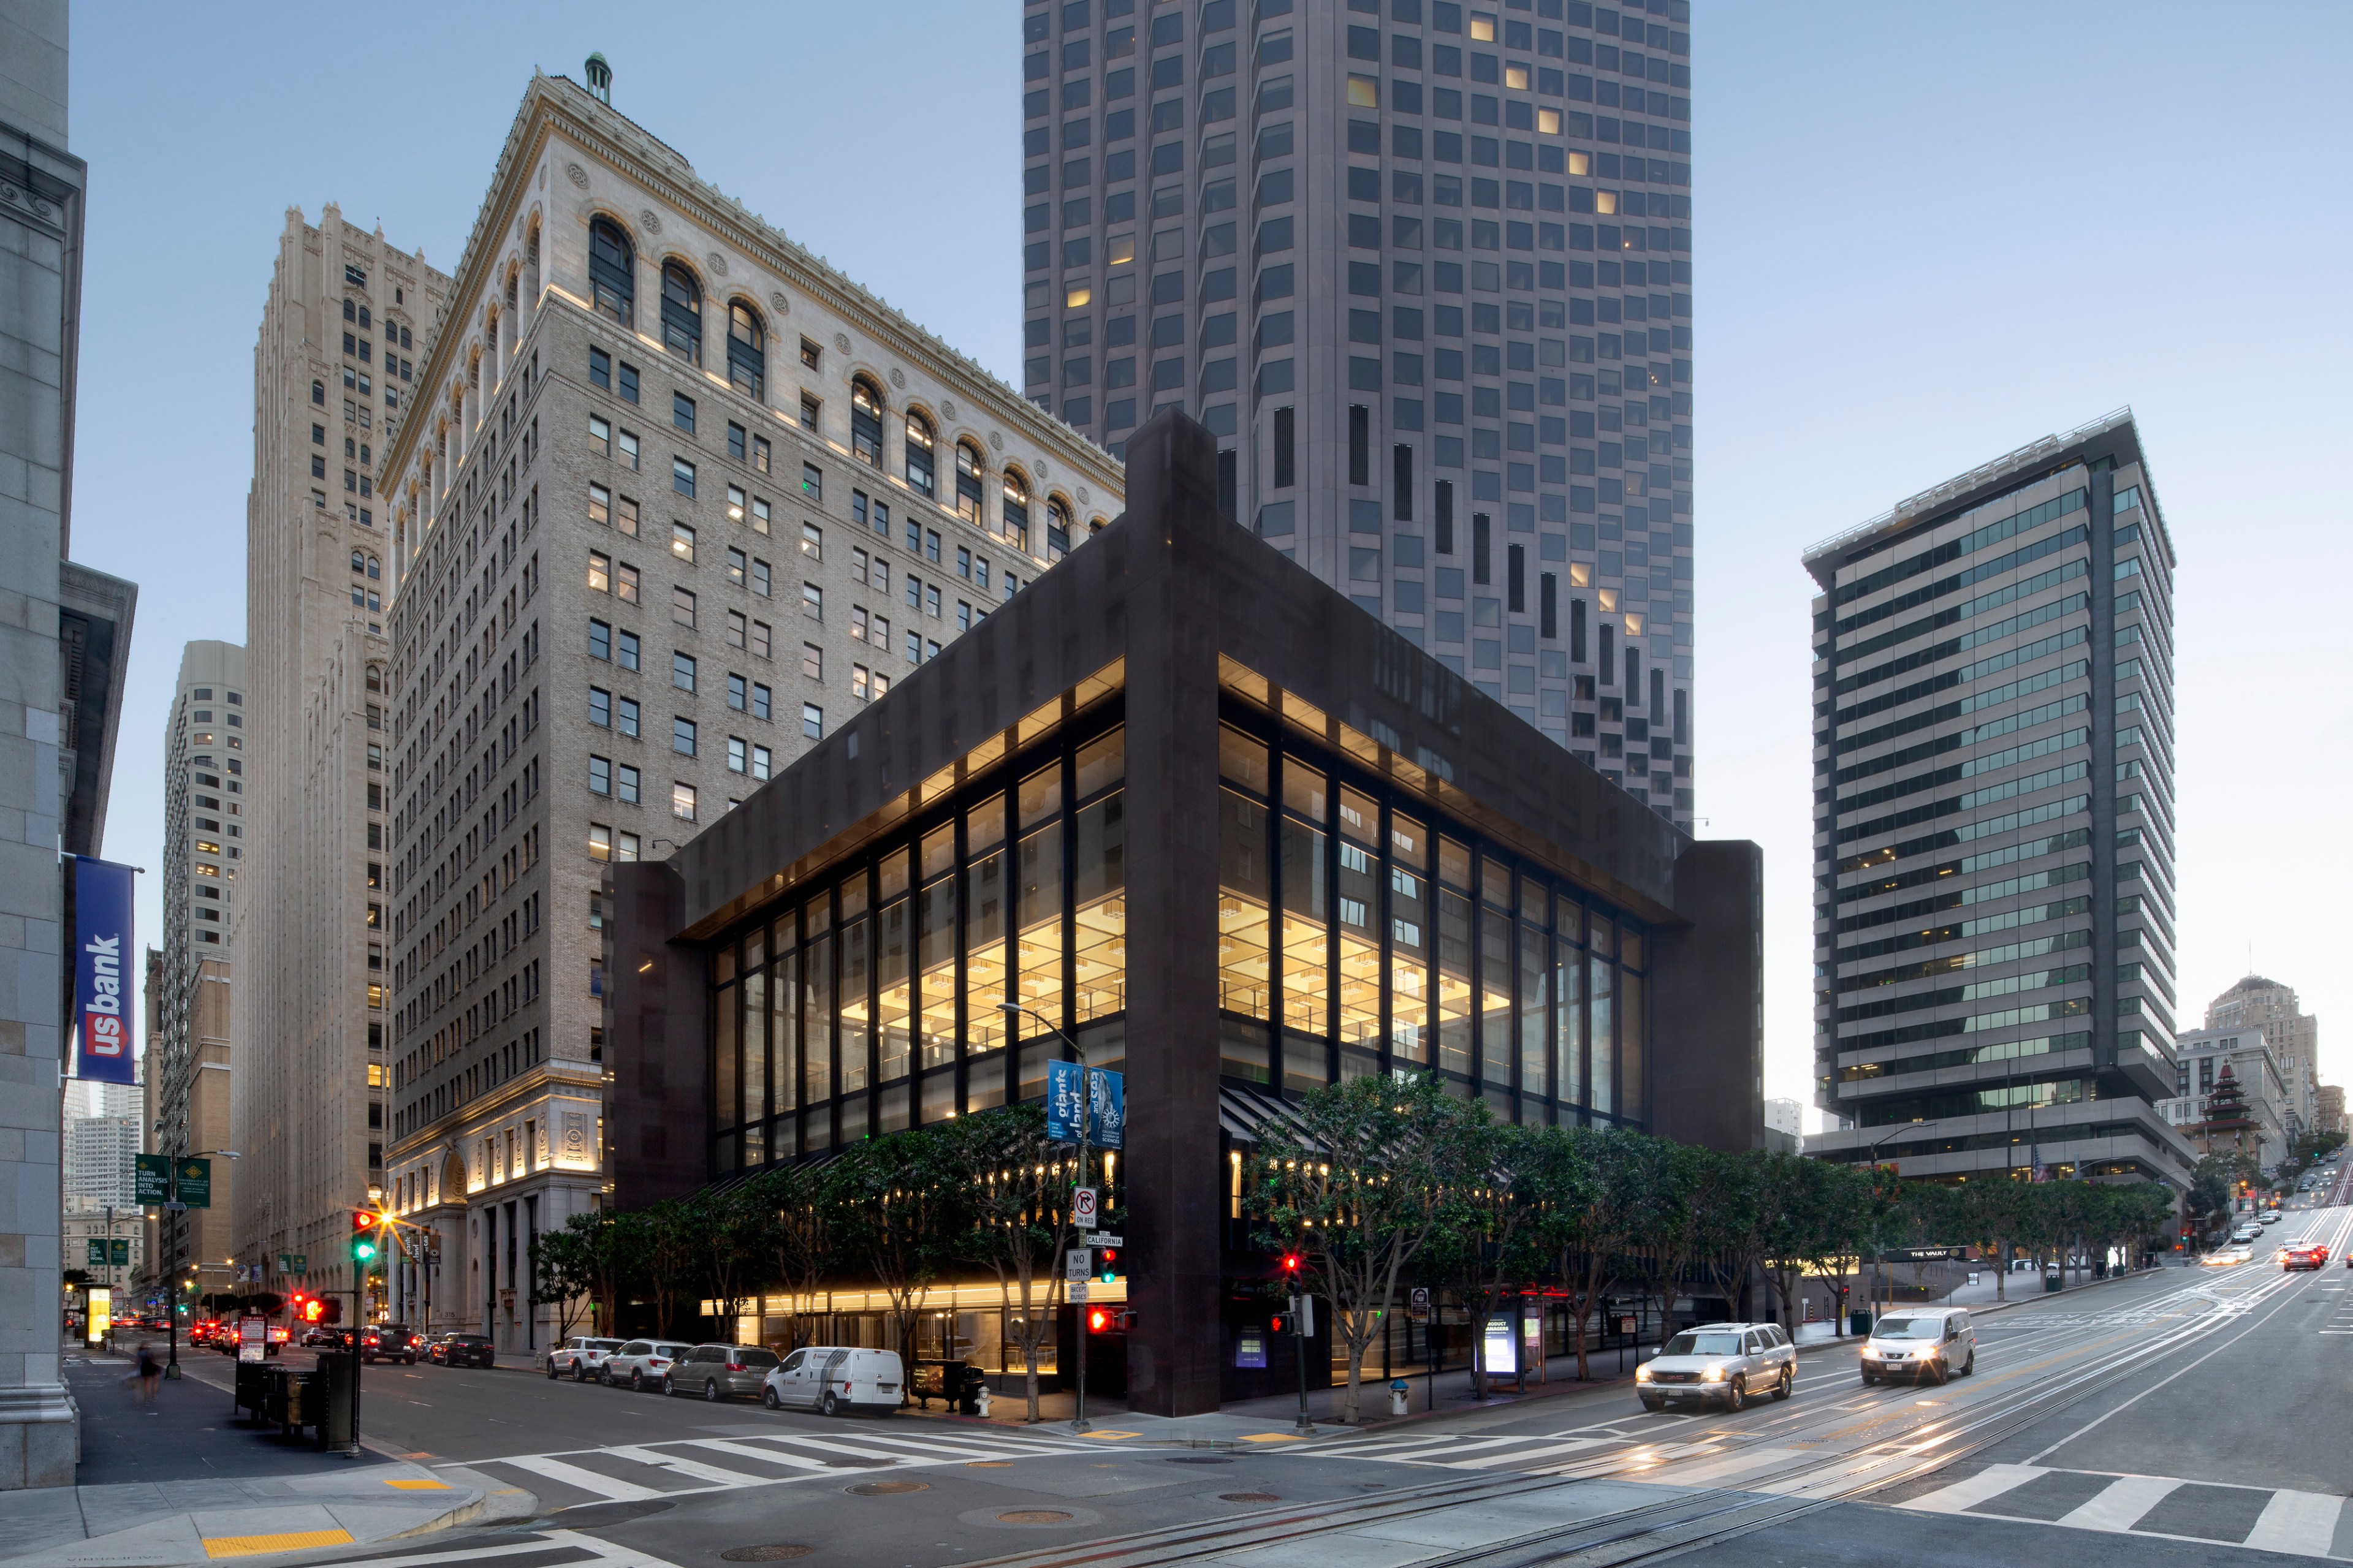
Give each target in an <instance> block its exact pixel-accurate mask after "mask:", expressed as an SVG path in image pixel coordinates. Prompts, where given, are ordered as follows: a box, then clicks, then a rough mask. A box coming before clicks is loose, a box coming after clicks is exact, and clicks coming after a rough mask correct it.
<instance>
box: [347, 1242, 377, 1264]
mask: <svg viewBox="0 0 2353 1568" xmlns="http://www.w3.org/2000/svg"><path fill="white" fill-rule="evenodd" d="M352 1261H353V1262H354V1263H373V1262H375V1242H373V1241H354V1242H353V1243H352Z"/></svg>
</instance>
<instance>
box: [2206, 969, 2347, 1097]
mask: <svg viewBox="0 0 2353 1568" xmlns="http://www.w3.org/2000/svg"><path fill="white" fill-rule="evenodd" d="M2206 1027H2208V1028H2209V1029H2258V1028H2259V1029H2261V1030H2262V1031H2263V1038H2264V1039H2266V1040H2268V1041H2269V1042H2270V1043H2271V1049H2272V1055H2273V1057H2274V1059H2275V1060H2276V1061H2277V1063H2278V1066H2279V1075H2280V1079H2281V1080H2282V1082H2283V1084H2284V1088H2285V1096H2284V1102H2283V1104H2282V1105H2281V1108H2280V1110H2281V1117H2282V1120H2283V1121H2284V1122H2285V1123H2286V1125H2287V1135H2288V1136H2289V1137H2292V1138H2293V1137H2297V1136H2300V1135H2302V1134H2305V1133H2308V1132H2313V1131H2318V1130H2319V1127H2320V1124H2321V1110H2320V1020H2319V1019H2318V1018H2316V1017H2315V1016H2312V1015H2311V1014H2309V1013H2306V1012H2305V1011H2304V1010H2303V1007H2302V1005H2301V1004H2300V1003H2298V1001H2297V1000H2296V994H2295V987H2294V986H2293V985H2283V984H2280V983H2279V982H2278V981H2276V980H2266V979H2264V978H2263V976H2262V975H2260V974H2250V975H2248V976H2247V977H2246V978H2245V979H2244V980H2242V981H2240V982H2239V983H2238V984H2236V985H2233V986H2232V987H2231V988H2230V989H2229V990H2228V991H2225V992H2223V993H2222V994H2221V995H2220V996H2217V997H2215V998H2214V1000H2212V1001H2211V1002H2209V1003H2208V1004H2206Z"/></svg>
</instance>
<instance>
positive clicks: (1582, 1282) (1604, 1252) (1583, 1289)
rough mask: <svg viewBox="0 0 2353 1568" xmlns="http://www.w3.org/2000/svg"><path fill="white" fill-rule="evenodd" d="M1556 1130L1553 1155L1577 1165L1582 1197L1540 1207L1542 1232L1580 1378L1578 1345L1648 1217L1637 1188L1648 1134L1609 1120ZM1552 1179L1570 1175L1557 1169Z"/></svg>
mask: <svg viewBox="0 0 2353 1568" xmlns="http://www.w3.org/2000/svg"><path fill="white" fill-rule="evenodd" d="M1556 1136H1558V1137H1559V1138H1561V1139H1562V1140H1564V1141H1565V1142H1566V1143H1567V1148H1566V1149H1565V1150H1563V1151H1561V1152H1559V1153H1558V1154H1556V1156H1554V1157H1555V1158H1556V1159H1563V1160H1568V1161H1573V1162H1575V1163H1576V1164H1577V1166H1579V1167H1581V1172H1578V1173H1575V1174H1576V1177H1577V1179H1580V1180H1581V1183H1582V1187H1583V1191H1584V1194H1585V1202H1584V1204H1583V1205H1582V1206H1575V1205H1567V1206H1558V1207H1554V1208H1551V1209H1548V1210H1547V1211H1546V1212H1547V1226H1546V1241H1547V1242H1548V1243H1549V1244H1550V1246H1551V1247H1552V1248H1553V1268H1554V1272H1555V1273H1556V1275H1557V1276H1558V1278H1559V1279H1561V1281H1562V1282H1563V1284H1565V1285H1566V1286H1567V1289H1568V1310H1569V1319H1570V1321H1571V1323H1572V1325H1573V1326H1574V1328H1575V1330H1576V1332H1575V1335H1574V1338H1575V1340H1576V1342H1577V1378H1578V1379H1579V1381H1584V1380H1586V1379H1589V1378H1590V1377H1591V1376H1592V1375H1593V1370H1592V1366H1591V1364H1590V1363H1589V1361H1588V1355H1587V1351H1586V1331H1587V1328H1588V1325H1589V1324H1590V1323H1591V1322H1592V1321H1593V1316H1594V1314H1595V1313H1597V1312H1599V1311H1600V1310H1601V1307H1602V1302H1603V1300H1604V1299H1605V1298H1606V1297H1607V1296H1608V1294H1609V1292H1610V1291H1611V1290H1612V1289H1616V1288H1617V1286H1618V1283H1619V1281H1620V1279H1621V1278H1623V1272H1622V1271H1623V1270H1624V1269H1625V1268H1626V1266H1627V1259H1628V1257H1629V1255H1630V1253H1631V1252H1632V1251H1633V1249H1634V1248H1635V1247H1638V1246H1640V1245H1641V1241H1642V1239H1643V1236H1644V1232H1645V1228H1646V1226H1647V1225H1648V1222H1649V1220H1650V1217H1651V1211H1650V1200H1649V1194H1647V1193H1646V1192H1645V1191H1644V1188H1643V1183H1644V1180H1645V1178H1646V1177H1647V1176H1648V1174H1649V1170H1650V1161H1649V1159H1648V1157H1647V1155H1646V1153H1645V1152H1644V1151H1643V1150H1642V1149H1641V1144H1642V1143H1643V1142H1648V1140H1646V1139H1644V1138H1643V1136H1642V1135H1641V1133H1639V1132H1628V1131H1623V1130H1622V1129H1620V1128H1615V1127H1569V1128H1561V1129H1558V1130H1557V1131H1556ZM1557 1179H1560V1180H1564V1181H1565V1180H1568V1179H1571V1177H1570V1176H1569V1175H1568V1174H1567V1173H1565V1174H1564V1175H1563V1176H1562V1177H1560V1178H1557Z"/></svg>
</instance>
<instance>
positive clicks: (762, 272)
mask: <svg viewBox="0 0 2353 1568" xmlns="http://www.w3.org/2000/svg"><path fill="white" fill-rule="evenodd" d="M911 238H913V239H914V240H916V241H917V242H920V243H930V242H931V240H930V237H924V236H920V235H917V236H911ZM418 371H419V394H418V395H419V399H420V403H421V404H427V400H428V398H429V405H427V406H425V407H421V408H420V411H419V414H418V416H417V417H415V418H413V419H412V420H411V421H410V422H409V423H407V424H406V425H404V426H402V427H401V429H400V431H399V432H398V434H397V435H396V437H394V439H393V441H392V444H391V447H390V452H389V456H388V458H387V459H386V460H385V464H384V466H383V471H384V474H385V480H386V484H387V487H388V490H389V496H390V500H389V504H390V505H391V507H392V509H393V529H394V533H395V538H396V554H395V557H394V559H395V560H396V563H398V569H399V573H400V576H399V584H400V592H399V597H398V600H397V602H396V608H395V611H394V615H393V620H392V626H391V627H390V630H391V632H392V635H393V638H394V655H393V669H392V675H393V688H392V692H391V695H390V710H391V711H390V724H391V741H390V745H391V758H392V763H391V767H392V771H391V774H390V778H391V783H392V788H393V800H392V806H393V816H392V839H391V844H392V851H391V860H390V866H389V874H390V877H391V889H390V902H391V911H392V912H391V927H390V932H391V942H390V947H391V955H392V956H391V965H392V969H391V973H392V984H393V996H392V1001H393V1014H392V1041H391V1047H390V1052H389V1055H390V1061H391V1067H392V1073H393V1084H394V1088H393V1092H392V1096H391V1106H392V1110H391V1114H392V1121H393V1139H392V1143H391V1147H390V1149H389V1151H388V1154H387V1165H386V1172H387V1174H388V1176H389V1179H390V1183H391V1188H390V1195H391V1198H392V1202H393V1204H394V1205H395V1207H396V1211H397V1212H398V1213H399V1214H400V1215H402V1216H403V1217H404V1218H405V1219H406V1220H408V1221H410V1222H412V1223H413V1224H414V1225H416V1226H417V1227H418V1228H417V1230H414V1231H404V1233H403V1234H404V1236H405V1237H409V1238H411V1239H410V1251H411V1256H418V1255H422V1256H426V1257H430V1256H433V1255H434V1251H433V1249H434V1248H435V1247H437V1246H438V1258H439V1259H440V1261H439V1263H438V1266H434V1265H426V1266H423V1267H419V1266H418V1265H417V1264H416V1263H413V1262H404V1264H403V1266H402V1268H401V1271H400V1283H399V1286H398V1288H397V1289H396V1303H397V1305H398V1308H399V1310H401V1311H402V1312H403V1313H404V1314H405V1315H406V1317H407V1320H408V1321H410V1322H411V1323H413V1324H417V1325H426V1324H429V1325H430V1326H432V1327H434V1328H458V1327H464V1328H469V1329H474V1330H480V1331H490V1332H491V1333H493V1334H494V1335H495V1336H496V1338H497V1341H498V1343H499V1346H500V1348H501V1350H502V1351H508V1352H516V1353H525V1354H527V1353H530V1352H533V1351H534V1350H538V1349H541V1348H543V1347H544V1346H545V1345H546V1344H547V1342H548V1335H549V1332H550V1331H551V1326H552V1310H551V1309H545V1308H542V1309H539V1310H536V1311H534V1310H533V1308H532V1306H531V1304H530V1297H531V1293H532V1292H531V1281H530V1273H531V1257H532V1244H533V1239H534V1237H536V1236H537V1235H539V1234H540V1233H542V1232H545V1231H550V1230H554V1229H556V1228H559V1227H560V1226H563V1225H564V1223H565V1220H566V1219H567V1218H569V1217H570V1216H571V1215H575V1214H577V1213H581V1212H584V1211H586V1210H589V1209H591V1208H593V1207H595V1206H596V1205H598V1204H599V1203H600V1201H601V1200H602V1197H603V1194H604V1193H605V1192H606V1190H607V1174H606V1167H605V1161H604V1148H603V1144H604V1132H603V1125H602V1116H601V1107H602V1103H603V1100H602V1097H603V1092H604V1088H605V1083H606V1077H605V1075H606V1073H607V1064H606V1063H605V1062H604V1060H603V1048H602V1047H603V1013H602V1005H603V1004H602V1000H601V997H602V990H603V977H602V973H601V968H600V966H601V963H602V946H601V941H602V939H601V936H600V929H601V926H602V922H603V919H604V905H603V901H602V900H603V897H604V895H603V893H602V892H601V888H602V879H603V874H604V871H605V869H606V866H607V863H608V862H610V861H612V860H616V859H624V860H626V859H631V858H640V857H654V856H660V855H664V854H667V853H668V852H669V851H670V850H671V849H673V848H674V847H676V846H677V845H678V844H679V843H681V842H682V841H684V840H685V839H687V838H689V837H692V836H693V835H694V834H695V833H697V832H699V831H700V830H701V829H702V826H704V825H706V824H708V823H709V822H711V821H712V820H713V819H714V818H715V817H717V816H720V815H721V814H723V813H724V812H725V811H727V810H728V809H729V808H730V807H731V805H733V804H734V803H735V802H736V801H738V800H740V799H741V798H742V797H744V796H745V795H749V794H750V793H751V791H752V790H753V789H754V788H755V787H757V786H758V784H760V783H761V781H763V780H764V779H765V778H767V777H768V776H770V774H772V773H775V772H776V770H779V769H781V768H783V767H784V766H785V765H786V763H790V762H791V761H792V760H793V759H794V758H796V757H797V756H798V755H799V754H800V752H802V750H803V749H804V748H805V747H806V746H807V744H808V743H809V742H810V741H811V739H812V738H814V737H817V736H820V735H822V734H825V733H827V732H828V731H829V730H830V729H831V728H832V727H834V726H836V725H838V724H839V723H841V722H842V721H844V719H845V718H846V717H847V716H848V715H849V713H851V712H853V711H855V710H857V709H858V708H859V707H860V705H861V704H863V703H865V702H867V701H870V700H873V699H874V698H875V697H877V696H879V695H881V693H883V692H885V691H887V690H888V689H889V685H890V683H891V681H892V679H895V678H896V677H897V676H898V675H899V674H900V673H901V672H902V671H904V670H906V669H908V668H913V665H914V664H917V663H920V662H922V661H923V659H926V658H931V657H933V656H934V654H936V653H937V652H938V651H939V649H940V648H941V647H943V646H944V644H946V643H947V642H949V641H950V640H952V639H953V638H954V637H955V636H956V635H957V634H958V633H959V632H960V631H962V630H963V629H965V627H967V626H971V625H973V624H975V623H976V621H977V620H978V619H980V618H981V617H984V616H987V614H988V612H989V610H990V608H991V607H992V606H993V605H997V604H1001V603H1002V602H1003V601H1004V600H1005V599H1007V598H1008V597H1010V596H1011V595H1014V594H1016V593H1018V592H1019V591H1020V590H1021V589H1022V588H1023V587H1024V586H1026V585H1027V584H1029V582H1030V581H1031V580H1032V579H1033V578H1034V577H1035V576H1036V575H1037V574H1039V573H1041V572H1044V571H1045V570H1047V569H1048V567H1050V565H1051V564H1052V563H1053V562H1054V561H1055V560H1056V559H1058V558H1059V557H1060V555H1061V554H1063V553H1064V552H1067V551H1068V550H1069V549H1071V547H1072V546H1073V545H1074V544H1075V543H1076V542H1078V541H1080V540H1082V539H1083V538H1084V537H1085V535H1086V533H1087V531H1089V530H1091V529H1092V528H1094V527H1099V526H1101V524H1102V523H1103V521H1107V520H1108V519H1110V518H1111V517H1113V516H1115V515H1116V514H1117V513H1118V511H1119V510H1120V491H1121V485H1122V482H1123V481H1122V472H1121V469H1120V467H1119V465H1118V464H1117V463H1115V462H1114V461H1113V459H1112V458H1110V457H1109V456H1107V455H1106V454H1105V453H1103V451H1102V450H1101V449H1100V448H1098V447H1094V446H1093V445H1092V444H1091V443H1089V442H1088V441H1086V440H1085V439H1084V438H1082V437H1079V436H1077V435H1075V434H1074V433H1073V432H1071V429H1070V428H1069V427H1068V426H1064V425H1062V424H1060V422H1059V421H1057V420H1054V419H1052V418H1051V417H1050V416H1046V415H1045V414H1043V413H1042V412H1041V411H1039V409H1038V408H1036V407H1035V406H1033V405H1030V404H1029V403H1027V402H1025V401H1023V399H1022V398H1021V396H1020V395H1019V394H1018V392H1016V391H1015V390H1014V389H1013V388H1011V387H1008V386H1007V385H1004V384H1002V383H1000V382H998V381H997V380H996V379H995V378H993V377H992V376H990V375H989V374H987V372H986V371H984V370H983V369H982V368H981V367H980V366H979V365H977V364H976V363H974V362H973V361H971V360H969V359H967V358H965V357H964V356H963V355H961V354H959V353H956V352H955V351H954V350H953V349H951V348H949V347H948V346H947V345H946V344H945V343H944V342H941V341H940V340H939V339H938V338H936V337H934V336H933V335H932V334H931V333H929V332H927V331H923V329H922V328H920V327H918V326H916V325H915V324H914V323H913V322H912V321H908V320H907V319H906V318H905V317H904V316H902V315H901V314H900V313H899V312H898V311H896V310H892V308H891V307H890V306H888V305H886V304H885V303H883V302H882V301H881V300H878V299H876V298H875V297H874V296H872V295H871V294H870V293H868V292H867V291H866V290H864V289H860V287H859V286H858V285H856V284H855V283H853V282H851V281H850V280H849V279H847V278H844V277H843V276H842V275H841V274H840V273H839V272H837V271H835V270H834V269H833V268H830V267H829V266H828V265H826V264H825V263H824V262H822V261H821V260H819V259H818V258H816V257H814V256H812V255H810V254H809V253H808V252H807V250H805V249H803V248H802V247H800V246H798V245H797V244H795V243H794V242H793V241H792V240H791V239H789V238H788V237H786V235H785V234H784V233H782V232H781V231H779V230H778V229H777V228H776V227H774V226H770V225H769V224H767V223H766V222H765V221H764V220H762V219H761V218H759V217H757V216H754V215H753V214H752V213H750V212H748V211H746V210H745V209H744V206H743V205H742V204H741V203H740V202H737V201H734V200H733V199H731V198H730V197H728V196H726V195H723V194H722V193H721V192H719V191H717V190H715V189H713V188H712V186H710V185H708V184H705V183H703V181H702V179H701V178H700V177H699V176H697V175H696V174H695V172H694V170H693V169H692V168H691V166H690V165H689V164H688V163H686V162H685V161H684V159H683V158H681V156H680V155H679V154H678V153H676V152H674V151H673V150H671V149H670V147H668V146H666V145H664V144H663V143H661V142H658V141H656V140H655V139H654V138H653V137H652V136H650V135H649V134H647V132H645V131H644V130H642V129H640V128H639V127H638V125H636V124H634V123H633V122H631V121H628V120H627V119H625V118H624V117H622V116H621V115H619V114H617V113H616V112H614V110H612V109H611V108H610V107H609V106H608V104H607V103H606V102H604V101H600V100H599V99H598V98H597V97H596V96H593V95H592V94H591V93H590V92H589V91H588V90H586V89H583V88H581V87H579V86H577V85H575V84H574V83H572V82H570V81H568V80H565V79H549V78H543V77H534V78H533V80H532V82H531V85H530V88H529V89H528V90H527V92H526V93H525V95H524V98H523V101H522V110H521V111H520V113H519V114H518V115H517V116H516V118H515V121H514V124H513V127H512V131H511V132H510V134H509V137H508V140H507V142H506V145H505V148H504V149H503V150H502V152H501V154H500V157H499V161H498V166H497V169H496V172H495V174H494V175H493V177H492V180H491V191H490V196H489V199H488V201H487V204H486V205H484V207H483V209H482V211H481V214H480V218H479V219H478V220H477V222H476V224H475V226H474V231H473V234H472V236H471V237H470V239H469V241H468V243H467V247H466V251H465V255H464V257H463V258H462V259H461V261H460V264H459V270H458V280H457V284H456V287H455V288H454V289H453V290H452V293H451V303H450V307H449V309H448V312H447V314H446V315H445V317H444V318H443V320H442V321H441V322H440V324H439V326H438V330H437V331H436V333H435V336H434V342H433V348H432V353H431V356H430V358H429V360H428V361H425V362H420V363H419V366H418ZM427 387H429V388H430V389H431V390H430V392H429V395H428V394H427V392H426V390H425V389H426V388H427ZM643 1135H644V1136H647V1137H651V1138H662V1137H676V1138H685V1139H693V1140H700V1139H701V1138H702V1135H703V1134H702V1128H701V1127H700V1125H697V1126H694V1127H680V1128H675V1129H659V1128H657V1129H649V1130H647V1131H646V1132H645V1133H644V1134H643Z"/></svg>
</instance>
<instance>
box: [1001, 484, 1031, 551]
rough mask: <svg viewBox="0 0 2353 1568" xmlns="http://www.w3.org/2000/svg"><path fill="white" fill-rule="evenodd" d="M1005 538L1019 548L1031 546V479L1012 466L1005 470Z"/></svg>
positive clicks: (1023, 548)
mask: <svg viewBox="0 0 2353 1568" xmlns="http://www.w3.org/2000/svg"><path fill="white" fill-rule="evenodd" d="M1005 538H1006V540H1007V542H1008V543H1010V544H1012V545H1013V546H1014V547H1015V548H1017V549H1021V550H1027V549H1029V480H1027V479H1023V478H1022V477H1021V476H1020V474H1018V472H1016V471H1015V470H1013V469H1011V468H1008V469H1006V470H1005Z"/></svg>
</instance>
